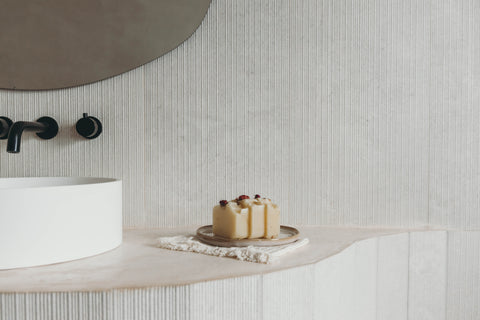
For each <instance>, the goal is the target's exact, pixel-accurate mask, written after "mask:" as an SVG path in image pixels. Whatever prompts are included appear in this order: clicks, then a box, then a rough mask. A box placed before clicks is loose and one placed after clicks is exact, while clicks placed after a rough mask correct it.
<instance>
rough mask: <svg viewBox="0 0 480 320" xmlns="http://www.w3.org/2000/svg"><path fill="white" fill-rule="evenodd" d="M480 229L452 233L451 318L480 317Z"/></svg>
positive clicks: (467, 319) (450, 256) (450, 243)
mask: <svg viewBox="0 0 480 320" xmlns="http://www.w3.org/2000/svg"><path fill="white" fill-rule="evenodd" d="M479 288H480V232H479V231H468V232H465V231H463V232H461V231H451V232H449V233H448V275H447V297H446V299H447V301H448V304H447V319H448V320H455V319H465V320H474V319H480V292H479V291H480V290H479Z"/></svg>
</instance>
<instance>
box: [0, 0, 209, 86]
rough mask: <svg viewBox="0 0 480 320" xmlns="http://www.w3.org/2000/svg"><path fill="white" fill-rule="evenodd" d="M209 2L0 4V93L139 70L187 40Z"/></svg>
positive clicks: (10, 0)
mask: <svg viewBox="0 0 480 320" xmlns="http://www.w3.org/2000/svg"><path fill="white" fill-rule="evenodd" d="M210 2H211V0H81V1H71V0H67V1H65V0H42V1H40V0H6V1H2V9H1V10H0V70H1V72H0V88H3V89H19V90H43V89H58V88H66V87H72V86H78V85H82V84H86V83H91V82H95V81H98V80H102V79H106V78H109V77H112V76H115V75H118V74H121V73H123V72H126V71H128V70H131V69H133V68H136V67H138V66H141V65H143V64H145V63H147V62H149V61H151V60H154V59H156V58H158V57H159V56H161V55H163V54H165V53H166V52H168V51H170V50H172V49H174V48H176V47H177V46H178V45H179V44H181V43H182V42H183V41H185V40H186V39H187V38H188V37H190V36H191V35H192V34H193V32H194V31H195V30H196V29H197V28H198V26H199V25H200V23H201V22H202V20H203V18H204V16H205V14H206V13H207V10H208V7H209V5H210Z"/></svg>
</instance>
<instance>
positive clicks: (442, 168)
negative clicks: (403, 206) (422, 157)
mask: <svg viewBox="0 0 480 320" xmlns="http://www.w3.org/2000/svg"><path fill="white" fill-rule="evenodd" d="M431 15H432V18H431V25H432V35H433V36H432V42H431V46H432V47H433V48H434V51H432V58H431V60H432V61H431V79H430V81H431V95H432V97H431V107H430V109H431V111H430V112H431V115H430V127H431V129H430V172H431V173H430V219H429V222H430V223H431V224H434V225H447V226H456V227H457V226H460V227H462V228H466V229H478V228H479V227H480V216H479V215H478V211H479V210H480V198H479V192H480V169H479V168H480V167H479V164H480V154H479V152H480V148H479V136H480V126H479V121H478V120H479V119H480V111H479V110H480V108H479V105H480V94H479V92H480V60H479V54H478V52H479V50H480V38H479V36H478V32H479V30H480V19H479V17H480V5H479V3H478V1H473V0H472V1H467V0H465V1H442V2H439V3H435V5H434V6H433V7H432V13H431Z"/></svg>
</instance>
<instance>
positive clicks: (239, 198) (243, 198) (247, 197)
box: [238, 194, 250, 200]
mask: <svg viewBox="0 0 480 320" xmlns="http://www.w3.org/2000/svg"><path fill="white" fill-rule="evenodd" d="M245 199H250V197H249V196H246V195H244V194H242V195H241V196H240V197H238V200H245Z"/></svg>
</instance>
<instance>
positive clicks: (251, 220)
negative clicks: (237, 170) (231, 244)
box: [213, 196, 280, 239]
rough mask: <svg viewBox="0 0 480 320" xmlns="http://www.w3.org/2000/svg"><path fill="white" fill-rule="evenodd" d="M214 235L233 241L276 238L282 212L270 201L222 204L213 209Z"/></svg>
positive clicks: (263, 199)
mask: <svg viewBox="0 0 480 320" xmlns="http://www.w3.org/2000/svg"><path fill="white" fill-rule="evenodd" d="M213 233H214V234H215V235H218V236H222V237H225V238H229V239H245V238H249V239H253V238H268V239H272V238H276V237H278V235H279V234H280V209H279V208H278V206H277V205H275V204H273V203H272V201H271V200H270V199H265V198H260V197H258V196H257V197H256V198H255V199H249V198H248V197H247V196H240V197H239V199H235V200H231V201H226V200H222V201H220V205H217V206H215V207H214V208H213Z"/></svg>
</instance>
